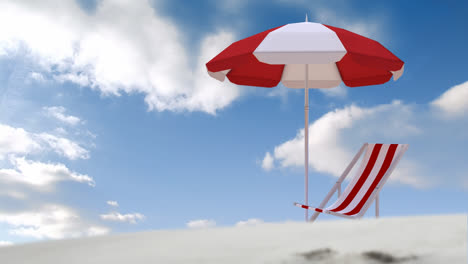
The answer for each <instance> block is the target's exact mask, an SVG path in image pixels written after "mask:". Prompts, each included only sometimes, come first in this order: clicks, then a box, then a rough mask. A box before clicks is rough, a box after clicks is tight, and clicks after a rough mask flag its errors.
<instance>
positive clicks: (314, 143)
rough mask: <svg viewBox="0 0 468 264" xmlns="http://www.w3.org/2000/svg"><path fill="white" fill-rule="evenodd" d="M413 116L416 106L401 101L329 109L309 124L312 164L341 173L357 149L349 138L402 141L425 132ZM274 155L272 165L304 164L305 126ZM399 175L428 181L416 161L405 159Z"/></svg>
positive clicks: (418, 184)
mask: <svg viewBox="0 0 468 264" xmlns="http://www.w3.org/2000/svg"><path fill="white" fill-rule="evenodd" d="M413 120H414V118H413V110H412V107H411V106H409V105H405V104H403V103H402V102H400V101H394V102H393V103H391V104H384V105H378V106H375V107H371V108H362V107H359V106H356V105H350V106H347V107H344V108H342V109H336V110H334V111H331V112H328V113H326V114H324V115H323V116H322V117H320V118H319V119H317V120H315V121H314V122H313V123H312V124H311V125H310V126H309V166H310V167H311V168H312V169H314V170H316V171H318V172H322V173H327V174H330V175H333V176H339V175H340V174H341V173H342V172H343V170H344V168H345V167H346V166H347V164H349V162H350V161H351V159H352V157H353V156H354V153H355V152H356V151H357V150H356V149H353V148H350V144H349V143H348V141H350V142H356V139H358V140H360V141H358V142H362V143H364V142H369V141H370V140H375V142H386V141H391V142H397V143H398V142H400V141H401V140H402V139H403V138H405V137H408V136H414V135H418V134H420V133H421V130H420V129H419V128H417V127H416V126H415V125H414V124H413V123H412V121H413ZM349 139H350V140H349ZM370 142H373V141H370ZM269 155H270V153H269V152H267V153H266V155H265V159H266V160H269V159H270V157H269ZM271 158H272V161H271V163H272V165H271V166H270V167H273V166H274V164H275V163H276V164H278V165H279V166H280V167H283V168H284V167H302V166H304V129H301V130H300V131H299V132H298V133H297V135H296V137H295V138H293V139H291V140H288V141H286V142H284V143H282V144H280V145H278V146H276V147H275V148H274V152H273V155H272V156H271ZM265 159H264V160H265ZM269 163H270V161H269ZM402 173H404V174H402ZM395 175H396V176H395ZM395 175H394V177H392V178H390V179H391V180H394V181H399V182H402V183H405V184H410V185H413V186H416V187H425V186H427V184H428V183H427V181H424V180H422V179H423V177H421V176H420V175H421V173H420V172H419V171H418V165H417V164H414V162H408V161H406V162H402V163H401V164H400V165H399V167H397V169H396V171H395Z"/></svg>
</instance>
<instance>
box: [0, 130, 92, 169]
mask: <svg viewBox="0 0 468 264" xmlns="http://www.w3.org/2000/svg"><path fill="white" fill-rule="evenodd" d="M47 149H52V150H53V151H55V152H56V153H58V154H59V155H62V156H64V157H66V158H68V159H71V160H75V159H87V158H89V151H88V150H86V149H84V148H83V147H81V146H80V145H79V144H78V143H76V142H74V141H72V140H69V139H67V138H63V137H57V136H54V135H51V134H47V133H40V134H36V133H31V132H28V131H26V130H24V129H23V128H15V127H11V126H8V125H4V124H0V160H1V159H4V158H5V156H6V155H10V154H11V155H18V154H32V153H34V152H40V151H45V150H47Z"/></svg>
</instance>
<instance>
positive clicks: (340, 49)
mask: <svg viewBox="0 0 468 264" xmlns="http://www.w3.org/2000/svg"><path fill="white" fill-rule="evenodd" d="M304 64H308V80H309V81H308V87H309V88H331V87H336V86H338V85H339V84H340V83H341V81H343V82H344V84H345V85H347V86H349V87H356V86H365V85H376V84H382V83H385V82H387V81H389V80H390V78H391V77H392V76H393V78H394V80H397V79H398V78H399V77H400V76H401V75H402V74H403V66H404V63H403V61H401V60H400V59H399V58H398V57H396V56H395V55H393V54H392V53H391V52H390V51H389V50H387V49H386V48H385V47H384V46H382V45H381V44H380V43H379V42H377V41H375V40H372V39H369V38H366V37H363V36H361V35H358V34H355V33H353V32H350V31H347V30H344V29H341V28H337V27H332V26H328V25H323V24H319V23H311V22H302V23H293V24H287V25H284V26H281V27H277V28H273V29H270V30H267V31H264V32H262V33H259V34H256V35H253V36H251V37H248V38H245V39H243V40H240V41H237V42H234V43H233V44H231V45H230V46H229V47H227V48H226V49H225V50H223V51H222V52H221V53H219V54H218V55H217V56H216V57H214V58H213V59H212V60H210V61H209V62H208V63H207V64H206V67H207V69H208V73H209V74H210V76H212V77H213V78H215V79H218V80H220V81H224V78H225V77H227V78H228V79H229V80H230V81H231V82H232V83H235V84H240V85H250V86H261V87H274V86H277V85H278V83H279V82H280V81H281V82H282V84H283V85H284V86H286V87H289V88H304V86H305V85H304V82H305V81H304V80H305V79H306V78H305V74H306V73H305V70H304Z"/></svg>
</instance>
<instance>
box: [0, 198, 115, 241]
mask: <svg viewBox="0 0 468 264" xmlns="http://www.w3.org/2000/svg"><path fill="white" fill-rule="evenodd" d="M0 223H5V224H8V225H10V226H11V229H9V233H10V234H12V235H18V236H25V237H33V238H37V239H44V238H50V239H63V238H74V237H81V236H94V235H103V234H107V233H109V231H110V230H109V229H108V228H106V227H103V226H96V225H92V224H88V223H86V222H84V221H83V220H82V219H81V218H80V216H79V215H78V214H77V213H76V212H75V211H74V210H72V209H70V208H68V207H65V206H62V205H51V204H49V205H45V206H43V207H41V208H39V209H35V210H29V211H22V212H13V213H12V212H2V211H0Z"/></svg>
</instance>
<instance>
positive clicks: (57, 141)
mask: <svg viewBox="0 0 468 264" xmlns="http://www.w3.org/2000/svg"><path fill="white" fill-rule="evenodd" d="M38 138H40V139H42V140H43V141H44V142H45V143H46V144H47V145H49V147H50V148H52V149H53V150H54V151H55V152H56V153H58V154H60V155H62V156H64V157H67V158H68V159H71V160H76V159H88V158H89V151H88V150H86V149H84V148H82V147H81V146H80V145H78V143H76V142H74V141H71V140H69V139H67V138H63V137H56V136H54V135H51V134H47V133H41V134H38Z"/></svg>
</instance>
